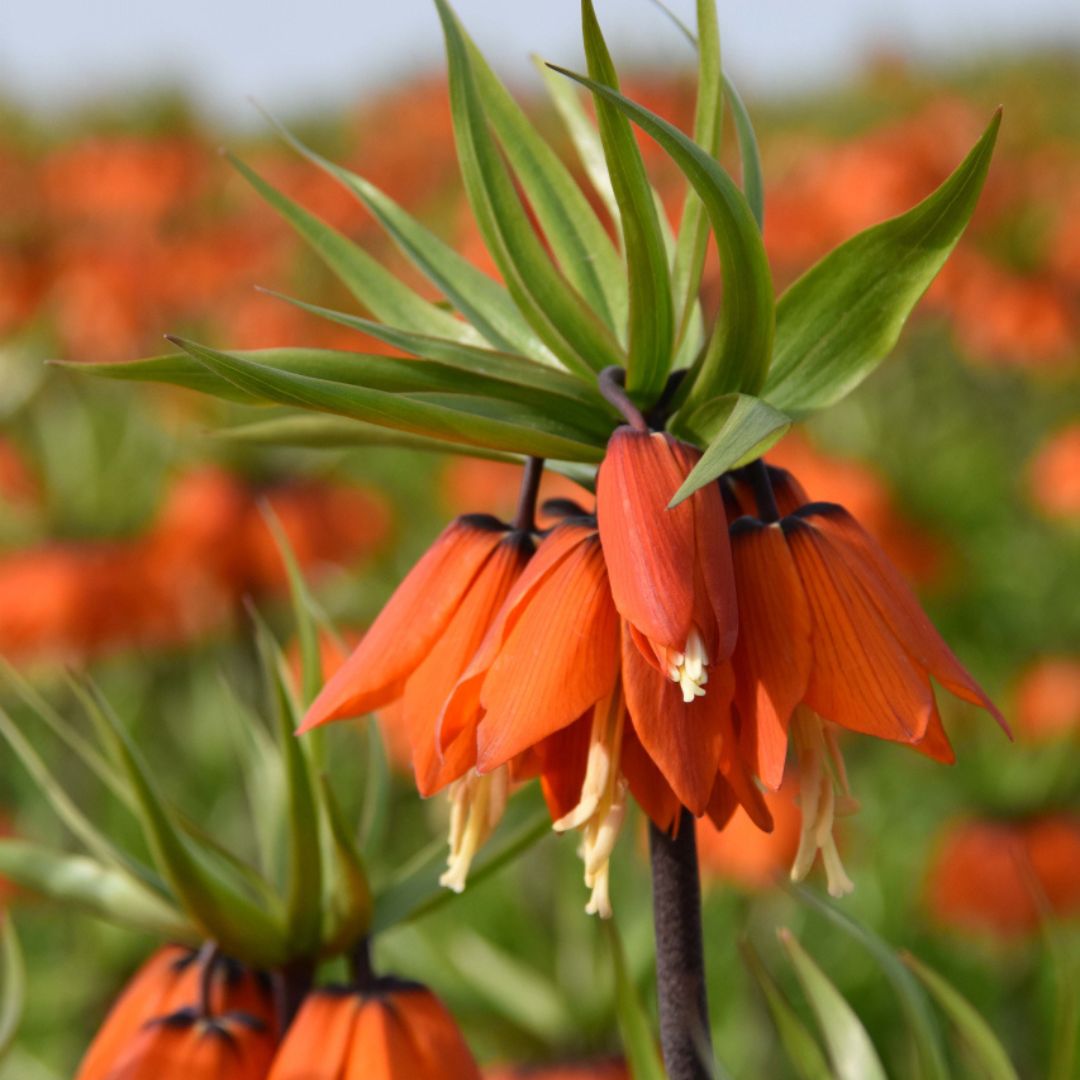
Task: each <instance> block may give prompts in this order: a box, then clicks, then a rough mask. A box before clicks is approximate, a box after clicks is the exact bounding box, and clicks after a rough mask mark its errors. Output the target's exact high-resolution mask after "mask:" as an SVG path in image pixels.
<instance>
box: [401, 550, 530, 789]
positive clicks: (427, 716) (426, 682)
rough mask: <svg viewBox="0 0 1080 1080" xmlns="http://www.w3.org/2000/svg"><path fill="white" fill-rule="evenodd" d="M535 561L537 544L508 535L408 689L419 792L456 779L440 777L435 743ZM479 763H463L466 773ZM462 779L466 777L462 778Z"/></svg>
mask: <svg viewBox="0 0 1080 1080" xmlns="http://www.w3.org/2000/svg"><path fill="white" fill-rule="evenodd" d="M531 555H532V541H531V540H530V539H529V538H528V537H527V536H526V535H525V534H524V533H518V532H512V533H507V534H506V535H505V536H504V538H503V540H502V542H501V543H500V544H499V546H498V547H497V548H496V549H495V550H494V551H493V552H492V553H491V557H490V558H489V559H488V560H487V562H486V563H484V565H483V567H482V568H481V570H480V572H479V573H478V574H477V575H476V578H475V580H474V581H473V583H472V585H471V586H470V587H469V590H468V592H467V593H466V594H465V596H464V598H463V599H462V601H461V603H460V604H459V606H458V609H457V611H455V612H454V615H453V617H452V618H451V619H450V622H449V623H448V624H447V625H446V628H445V629H444V630H443V632H442V634H441V635H440V636H439V638H438V640H437V641H436V642H435V643H434V644H433V646H432V648H431V650H430V652H428V654H427V656H426V657H425V658H424V659H423V661H422V662H421V663H420V665H419V667H417V668H416V670H415V671H414V672H413V673H412V674H411V675H410V676H409V678H408V680H407V681H406V683H405V695H404V708H403V719H404V723H405V725H406V727H407V728H408V731H409V741H410V744H411V746H412V760H413V770H414V771H415V773H416V786H417V789H418V790H419V792H420V794H421V795H423V796H425V797H426V796H428V795H431V794H432V793H433V792H434V791H435V790H437V788H436V786H435V785H436V783H438V786H439V787H442V786H444V785H445V784H447V783H449V782H450V781H451V780H455V779H457V777H456V776H447V775H440V773H444V772H445V770H443V769H442V754H441V752H440V751H439V748H438V747H437V746H436V743H435V727H436V723H437V721H438V719H439V716H440V714H441V712H442V709H443V705H444V704H445V702H446V700H447V698H448V697H449V695H450V692H451V691H452V690H453V689H454V686H455V684H456V683H457V681H458V679H459V678H460V677H461V675H462V672H464V670H465V668H466V667H467V665H468V664H469V661H470V660H472V658H473V655H474V653H475V652H476V650H477V648H478V647H479V646H480V643H481V641H483V639H484V636H485V635H486V634H487V632H488V630H489V629H490V627H491V624H492V622H493V621H494V619H495V617H496V615H497V613H498V611H499V609H500V607H501V606H502V604H503V602H504V601H505V600H506V597H507V596H508V595H509V593H510V590H511V588H512V587H513V585H514V582H516V581H517V580H518V578H519V577H520V576H521V572H522V571H523V570H524V569H525V566H526V564H527V562H528V560H529V557H530V556H531ZM472 764H473V762H465V763H462V767H461V772H462V773H463V772H465V771H466V770H467V769H468V768H470V767H471V766H472ZM458 775H460V773H459V774H458Z"/></svg>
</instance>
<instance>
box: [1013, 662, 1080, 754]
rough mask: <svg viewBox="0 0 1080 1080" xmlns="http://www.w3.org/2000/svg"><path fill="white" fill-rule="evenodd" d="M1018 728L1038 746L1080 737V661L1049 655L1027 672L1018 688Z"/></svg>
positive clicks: (1018, 731) (1024, 736)
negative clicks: (1072, 736) (1069, 737)
mask: <svg viewBox="0 0 1080 1080" xmlns="http://www.w3.org/2000/svg"><path fill="white" fill-rule="evenodd" d="M1016 726H1017V733H1018V734H1019V735H1020V736H1021V738H1023V739H1026V740H1028V741H1030V742H1036V743H1037V742H1051V741H1053V740H1055V739H1060V738H1064V737H1066V736H1068V735H1077V734H1080V658H1078V657H1075V656H1048V657H1045V658H1043V659H1041V660H1037V661H1035V663H1033V664H1031V665H1030V666H1029V667H1028V668H1026V669H1025V671H1024V672H1023V674H1022V675H1021V676H1020V680H1019V682H1018V683H1017V687H1016Z"/></svg>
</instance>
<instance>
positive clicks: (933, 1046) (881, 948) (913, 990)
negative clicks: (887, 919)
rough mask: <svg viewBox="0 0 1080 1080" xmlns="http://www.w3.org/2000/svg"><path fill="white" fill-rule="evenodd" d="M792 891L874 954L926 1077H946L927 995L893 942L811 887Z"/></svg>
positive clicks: (934, 1079) (937, 1079)
mask: <svg viewBox="0 0 1080 1080" xmlns="http://www.w3.org/2000/svg"><path fill="white" fill-rule="evenodd" d="M789 891H790V892H791V893H792V894H793V895H794V896H795V897H796V898H797V899H798V900H800V901H801V902H802V903H803V904H805V905H806V906H807V907H809V908H812V909H813V910H814V911H817V912H818V913H820V914H821V915H824V916H825V918H827V919H828V920H829V921H830V922H831V923H832V924H833V925H834V926H837V927H839V928H840V929H841V930H842V931H843V932H844V933H845V934H846V935H847V936H848V937H849V938H851V940H852V941H854V942H855V943H856V944H858V945H860V946H861V947H862V948H864V949H865V950H866V951H867V952H868V953H870V955H871V956H873V958H874V959H875V960H876V961H877V963H878V966H879V967H880V968H881V970H882V971H883V972H884V974H885V977H886V978H887V979H888V980H889V983H890V984H891V986H892V988H893V990H894V991H895V993H896V996H897V997H898V998H899V999H900V1007H901V1008H902V1009H903V1012H904V1019H905V1020H906V1021H907V1025H908V1028H909V1030H910V1031H911V1034H912V1037H913V1039H914V1041H915V1049H916V1052H917V1053H918V1057H919V1066H920V1069H921V1075H922V1077H923V1078H924V1080H947V1078H948V1076H949V1070H948V1067H947V1065H946V1062H945V1051H944V1049H943V1048H942V1045H941V1033H940V1031H939V1030H938V1025H937V1023H936V1022H935V1019H934V1016H933V1013H932V1012H931V1009H930V1005H929V1003H928V1002H927V1000H926V995H925V994H924V993H923V991H922V989H921V988H920V987H919V984H918V983H917V982H916V981H915V979H914V978H913V976H912V974H911V972H910V971H908V970H907V968H905V967H904V965H903V964H902V963H901V962H900V960H899V958H898V957H897V955H896V953H895V952H894V950H893V948H892V946H891V945H889V944H888V943H887V942H886V941H884V940H883V939H882V938H881V937H879V936H878V935H877V934H875V933H874V932H873V931H872V930H871V929H870V928H869V927H867V926H864V925H863V924H862V923H859V922H856V921H855V920H854V919H853V918H852V917H851V916H850V915H848V914H847V913H846V912H843V911H841V910H840V909H839V908H838V907H836V906H835V905H834V904H830V903H829V902H828V901H827V900H825V899H824V898H822V897H821V896H819V895H818V894H817V893H816V892H815V891H814V890H813V889H808V888H807V887H806V886H805V885H791V886H789Z"/></svg>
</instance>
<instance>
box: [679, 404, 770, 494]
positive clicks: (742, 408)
mask: <svg viewBox="0 0 1080 1080" xmlns="http://www.w3.org/2000/svg"><path fill="white" fill-rule="evenodd" d="M790 427H791V417H789V416H785V415H784V414H783V413H782V412H779V411H778V410H777V409H774V408H773V407H772V406H771V405H769V404H768V403H767V402H765V401H762V400H761V398H756V397H751V396H749V395H747V394H726V395H724V396H723V397H719V398H713V400H712V401H707V402H705V404H704V405H700V406H698V408H697V409H695V410H694V411H693V412H692V413H691V414H690V415H689V416H687V417H686V418H685V419H681V420H680V424H679V426H678V429H677V430H680V431H683V432H685V433H687V434H688V435H689V436H690V437H691V438H692V439H694V440H695V441H697V442H704V443H706V444H707V445H706V448H705V453H704V454H702V455H701V460H700V461H698V463H697V464H696V465H695V466H694V467H693V469H691V470H690V475H689V476H687V478H686V479H685V480H684V481H683V483H682V486H681V487H680V488H679V490H678V491H677V492H676V493H675V495H674V497H673V498H672V500H671V503H670V504H669V505H670V506H678V505H679V503H681V502H682V501H683V499H687V498H689V497H690V496H691V495H693V494H694V492H695V491H697V490H698V489H699V488H702V487H704V486H705V485H706V484H710V483H712V481H714V480H715V479H716V478H717V477H719V476H720V475H721V473H725V472H727V471H728V469H734V468H737V467H738V466H740V465H745V464H747V463H748V462H750V461H754V460H756V459H757V458H759V457H761V455H762V454H764V453H765V452H766V451H767V450H768V449H769V448H770V447H771V446H773V445H775V444H776V443H777V442H779V441H780V439H782V438H783V437H784V435H785V434H786V432H787V430H788V428H790Z"/></svg>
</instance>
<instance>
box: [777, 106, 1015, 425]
mask: <svg viewBox="0 0 1080 1080" xmlns="http://www.w3.org/2000/svg"><path fill="white" fill-rule="evenodd" d="M1001 115H1002V110H1001V109H1000V108H999V109H997V110H996V111H995V113H994V115H993V118H992V119H991V121H990V124H989V125H988V126H987V128H986V130H985V131H984V132H983V134H982V136H981V137H980V139H979V140H978V142H976V144H975V146H974V147H973V148H972V150H971V151H970V152H969V153H968V155H967V157H966V158H964V160H963V161H962V162H961V163H960V165H959V166H958V167H957V169H956V170H955V172H953V174H952V175H951V176H950V177H949V178H948V179H947V180H946V181H945V182H944V183H943V184H942V185H941V186H940V187H939V188H938V189H937V190H936V191H934V192H933V193H932V194H930V195H929V196H928V197H927V198H925V199H924V200H923V201H922V202H921V203H919V204H918V205H917V206H915V207H914V208H913V209H911V210H909V211H908V212H907V213H905V214H901V215H900V216H899V217H895V218H892V219H891V220H889V221H885V222H883V223H881V224H880V225H875V226H873V227H872V228H869V229H867V230H865V231H864V232H861V233H859V234H858V235H857V236H855V237H853V238H852V239H850V240H848V241H846V242H845V243H843V244H841V245H840V246H839V247H838V248H835V249H834V250H833V251H831V252H830V253H829V254H828V255H826V256H825V257H824V258H823V259H821V260H820V261H819V262H818V263H817V264H816V265H814V266H812V267H811V268H810V269H809V270H808V271H807V272H806V273H805V274H803V276H802V277H800V278H799V279H798V280H797V281H796V282H795V283H794V284H793V285H792V286H791V287H790V288H789V289H788V290H787V291H786V292H785V293H784V294H783V296H781V297H780V300H779V302H778V304H777V308H776V344H775V349H774V353H773V362H772V368H771V369H770V372H769V378H768V381H767V382H766V384H765V390H764V396H765V397H766V398H767V399H768V400H769V401H770V402H772V403H773V404H774V405H776V406H777V407H778V408H781V409H786V410H787V411H789V412H791V413H793V414H794V415H797V416H801V415H805V414H807V413H810V412H813V411H815V410H817V409H821V408H824V407H826V406H828V405H831V404H833V403H834V402H837V401H839V400H840V399H841V398H843V397H845V396H846V395H847V394H849V393H850V392H851V391H852V390H854V389H855V387H856V386H858V385H859V383H861V382H862V381H863V379H865V378H866V377H867V375H869V374H870V373H871V372H872V371H873V370H874V369H875V368H876V367H877V366H878V364H880V363H881V361H882V360H884V359H885V357H886V356H887V355H888V354H889V352H890V351H891V349H892V347H893V346H894V345H895V344H896V341H897V339H898V338H899V336H900V331H901V330H902V329H903V326H904V323H905V322H906V321H907V318H908V316H909V315H910V314H911V311H912V309H913V308H914V307H915V304H916V303H917V302H918V300H919V298H920V297H921V296H922V295H923V293H924V292H925V291H926V290H927V288H928V287H929V286H930V283H931V282H932V281H933V279H934V277H935V276H936V275H937V273H938V271H939V270H940V269H941V267H942V265H943V264H944V262H945V260H946V259H947V258H948V256H949V254H950V253H951V252H952V250H953V248H954V247H955V246H956V243H957V241H958V240H959V239H960V236H961V234H962V233H963V231H964V229H965V228H966V227H967V223H968V221H970V219H971V215H972V213H973V212H974V210H975V204H976V202H977V201H978V197H979V193H980V192H981V191H982V187H983V183H984V182H985V180H986V174H987V171H988V169H989V167H990V158H991V156H992V154H993V150H994V144H995V142H996V140H997V134H998V129H999V128H1000V126H1001Z"/></svg>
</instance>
